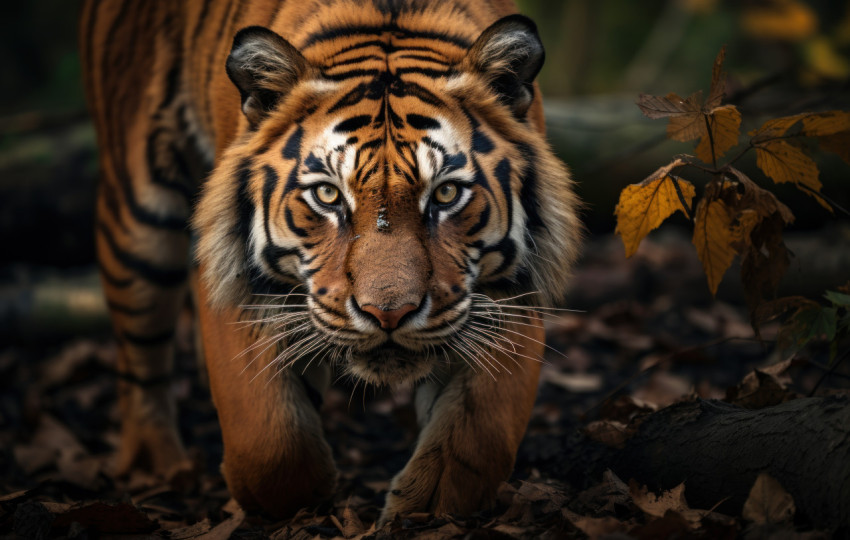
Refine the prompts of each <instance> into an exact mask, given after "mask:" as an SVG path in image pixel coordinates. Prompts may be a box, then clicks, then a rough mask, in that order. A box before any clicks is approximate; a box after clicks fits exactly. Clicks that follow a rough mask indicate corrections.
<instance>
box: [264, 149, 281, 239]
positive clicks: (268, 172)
mask: <svg viewBox="0 0 850 540" xmlns="http://www.w3.org/2000/svg"><path fill="white" fill-rule="evenodd" d="M263 172H264V173H265V180H264V181H263V227H264V228H265V230H266V241H267V242H268V243H269V244H271V243H272V233H271V229H270V227H269V213H270V212H271V208H270V206H271V201H272V193H274V190H275V188H276V187H277V182H278V180H279V179H280V177H279V176H278V175H277V172H275V170H274V169H272V168H271V166H269V165H263Z"/></svg>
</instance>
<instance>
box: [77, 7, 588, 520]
mask: <svg viewBox="0 0 850 540" xmlns="http://www.w3.org/2000/svg"><path fill="white" fill-rule="evenodd" d="M514 12H515V8H514V7H513V6H512V5H511V3H510V2H507V1H501V0H493V1H490V2H481V1H477V0H451V1H446V2H425V1H417V0H408V1H405V0H398V1H394V0H324V1H260V0H257V1H247V0H204V1H197V2H189V1H174V2H147V1H144V0H121V1H119V0H90V1H88V2H87V3H86V6H85V8H84V12H83V17H82V32H81V36H82V38H81V41H82V57H83V62H84V71H85V75H86V87H87V94H88V99H89V105H90V108H91V110H92V113H93V117H94V121H95V125H96V128H97V132H98V141H99V145H100V148H101V167H102V180H101V183H100V186H99V191H98V204H97V229H96V230H97V251H98V257H99V261H100V266H101V270H102V277H103V280H102V281H103V285H104V289H105V291H106V296H107V300H108V303H109V308H110V311H111V314H112V319H113V324H114V328H115V332H116V336H117V338H118V342H119V369H120V371H121V372H122V373H123V374H124V377H123V380H122V381H120V405H121V412H122V417H123V427H122V446H121V449H120V453H119V461H118V469H119V472H121V471H126V470H128V469H130V468H131V467H133V466H136V465H147V466H149V467H151V468H153V469H154V470H156V471H158V472H165V471H167V470H168V468H169V467H171V466H172V465H174V464H175V463H177V462H179V461H180V459H181V458H182V456H183V448H182V446H181V443H180V439H179V436H178V434H177V431H176V426H175V420H174V416H175V414H174V413H175V411H174V407H175V405H174V401H173V398H172V397H171V396H170V394H169V392H168V386H167V384H166V383H167V380H168V379H167V377H168V374H169V372H170V369H171V362H172V356H173V336H174V327H175V323H176V318H177V315H178V312H179V310H180V308H181V307H182V305H183V303H184V302H185V295H186V292H187V290H188V281H189V276H190V272H189V271H188V270H189V261H190V255H189V250H190V224H191V227H192V229H193V230H194V232H195V234H196V235H197V249H196V259H197V261H198V265H199V267H198V275H199V278H200V279H199V280H198V283H197V284H196V287H197V292H198V311H199V321H200V330H201V335H202V341H203V353H204V356H205V360H206V364H207V368H208V373H209V380H210V388H211V391H212V395H213V399H214V402H215V405H216V408H217V411H218V414H219V420H220V423H221V428H222V437H223V442H224V450H225V454H224V463H223V464H222V471H223V473H224V475H225V478H226V480H227V483H228V486H229V488H230V490H231V493H232V495H233V496H234V498H236V499H237V500H238V501H239V502H240V503H241V504H242V505H243V507H245V508H246V509H248V510H260V511H265V512H267V513H269V514H271V515H275V516H283V515H287V514H290V513H292V512H294V511H296V510H297V509H298V508H300V507H302V506H304V505H308V504H311V503H314V502H316V501H319V500H321V499H322V498H324V497H326V496H328V495H329V494H330V493H331V492H332V490H333V488H334V484H335V480H336V470H335V467H334V464H333V459H332V456H331V451H330V448H329V447H328V445H327V443H326V442H325V441H324V439H323V435H322V429H321V419H320V416H319V411H318V407H317V405H318V404H319V403H320V401H321V394H322V392H323V391H324V390H325V389H326V388H327V386H328V384H329V381H330V373H331V369H332V368H333V367H334V366H337V367H338V368H339V369H342V370H344V371H346V372H348V373H350V374H351V375H353V376H354V377H356V378H357V379H359V380H364V381H366V382H367V383H373V384H393V383H397V382H400V381H415V382H417V384H418V386H417V393H416V406H417V413H418V415H419V421H420V426H421V433H420V435H419V440H418V442H417V446H416V449H415V451H414V453H413V456H412V458H411V460H410V462H409V463H408V464H407V466H406V467H405V468H404V469H403V470H402V471H401V472H400V473H399V474H398V475H397V476H396V477H395V479H394V480H393V483H392V487H391V490H390V493H389V494H388V495H387V502H386V505H385V508H384V513H383V515H382V519H388V518H390V517H392V516H394V515H396V514H400V513H405V512H411V511H425V510H427V511H435V512H443V511H451V512H470V511H473V510H476V509H478V508H481V507H483V506H486V505H487V504H488V503H489V502H490V501H491V500H492V498H493V496H494V494H495V491H496V488H497V486H498V484H499V482H501V481H502V480H504V479H506V478H507V477H508V475H509V474H510V472H511V469H512V467H513V461H514V458H515V454H516V450H517V447H518V445H519V442H520V439H521V438H522V436H523V433H524V431H525V426H526V423H527V421H528V417H529V415H530V411H531V406H532V404H533V401H534V396H535V392H536V385H537V377H538V373H539V362H540V359H541V357H542V346H543V345H542V341H543V331H542V322H541V319H540V316H539V314H538V312H536V311H535V310H534V308H533V307H531V306H525V305H522V303H523V302H524V301H525V300H526V299H527V298H532V297H531V296H528V297H523V298H521V299H519V300H512V299H511V298H512V297H515V296H516V295H519V294H523V293H534V292H536V293H537V296H536V297H534V298H533V299H534V302H545V301H547V299H553V298H558V296H559V295H561V294H562V293H563V291H564V289H565V281H566V276H567V273H568V270H569V267H570V266H571V264H572V262H573V261H574V259H575V257H576V252H577V246H578V242H579V236H580V225H579V223H578V218H577V215H576V207H577V204H578V203H577V201H576V199H575V196H574V195H573V193H572V188H571V180H570V178H569V175H568V173H567V171H566V169H565V168H564V166H563V165H562V164H561V163H560V162H559V161H558V160H557V159H556V158H555V157H554V155H553V154H552V152H551V150H550V149H549V147H548V145H547V144H546V142H545V139H544V136H543V131H544V126H543V115H542V106H541V102H540V96H539V92H538V91H537V90H536V87H535V86H534V85H533V78H534V76H535V75H536V74H537V71H538V70H539V68H540V65H541V64H542V61H543V50H542V47H541V46H540V44H539V39H538V38H537V35H536V31H535V29H534V25H533V23H531V22H530V21H529V20H528V19H525V18H524V17H521V16H517V15H513V16H511V14H512V13H514ZM234 36H235V38H234ZM240 103H241V106H240ZM529 303H533V302H529Z"/></svg>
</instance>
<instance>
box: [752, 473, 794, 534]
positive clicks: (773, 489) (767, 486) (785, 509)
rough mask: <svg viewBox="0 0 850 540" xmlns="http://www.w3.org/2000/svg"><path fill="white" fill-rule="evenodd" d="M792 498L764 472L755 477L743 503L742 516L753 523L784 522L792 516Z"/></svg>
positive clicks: (777, 482)
mask: <svg viewBox="0 0 850 540" xmlns="http://www.w3.org/2000/svg"><path fill="white" fill-rule="evenodd" d="M794 512H796V507H795V506H794V499H793V498H792V497H791V495H790V494H789V493H788V492H787V491H785V488H783V487H782V484H780V483H779V481H777V480H776V479H775V478H773V477H772V476H770V475H769V474H768V473H766V472H762V473H760V474H759V475H758V477H757V478H756V481H755V483H754V484H753V487H752V489H750V495H749V497H747V501H746V502H745V503H744V511H743V514H742V515H743V517H744V519H746V520H748V521H753V522H755V523H784V522H787V521H790V520H791V519H793V517H794Z"/></svg>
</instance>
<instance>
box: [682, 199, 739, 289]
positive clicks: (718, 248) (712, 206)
mask: <svg viewBox="0 0 850 540" xmlns="http://www.w3.org/2000/svg"><path fill="white" fill-rule="evenodd" d="M731 227H732V217H731V216H730V215H729V210H728V209H727V207H726V204H725V203H724V202H723V201H722V200H720V199H714V200H706V199H703V200H701V201H700V202H699V205H698V206H697V211H696V216H695V218H694V237H693V243H694V246H696V248H697V255H698V256H699V259H700V261H702V266H703V269H704V270H705V275H706V277H707V278H708V288H709V289H710V290H711V294H717V286H718V285H719V284H720V280H721V279H722V278H723V274H725V273H726V270H728V269H729V266H731V265H732V259H734V258H735V255H736V252H735V248H734V247H733V244H734V243H735V237H734V236H733V235H732V230H731Z"/></svg>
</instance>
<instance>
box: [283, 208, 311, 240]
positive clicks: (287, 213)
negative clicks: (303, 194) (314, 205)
mask: <svg viewBox="0 0 850 540" xmlns="http://www.w3.org/2000/svg"><path fill="white" fill-rule="evenodd" d="M283 215H284V218H285V219H286V226H287V227H289V230H290V231H292V232H293V233H294V234H295V236H299V237H301V238H306V237H307V236H308V234H307V231H305V230H304V229H302V228H301V227H299V226H297V225H295V220H294V219H292V210H290V209H289V208H288V207H287V208H286V210H284V212H283Z"/></svg>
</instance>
